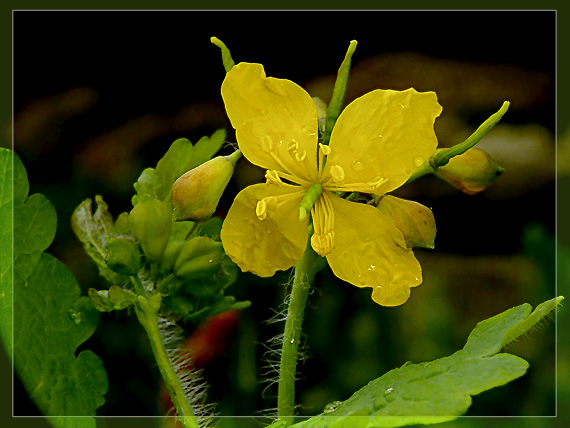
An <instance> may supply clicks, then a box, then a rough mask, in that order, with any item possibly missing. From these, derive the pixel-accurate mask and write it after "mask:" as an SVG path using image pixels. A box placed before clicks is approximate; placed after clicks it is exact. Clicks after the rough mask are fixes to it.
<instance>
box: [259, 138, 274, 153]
mask: <svg viewBox="0 0 570 428" xmlns="http://www.w3.org/2000/svg"><path fill="white" fill-rule="evenodd" d="M261 148H262V149H263V150H264V151H266V152H270V151H271V150H273V140H272V139H271V137H270V136H269V135H263V136H262V137H261Z"/></svg>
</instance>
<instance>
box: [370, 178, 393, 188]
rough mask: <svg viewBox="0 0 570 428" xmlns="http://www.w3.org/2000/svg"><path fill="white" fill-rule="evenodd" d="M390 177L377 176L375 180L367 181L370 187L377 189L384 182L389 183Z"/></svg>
mask: <svg viewBox="0 0 570 428" xmlns="http://www.w3.org/2000/svg"><path fill="white" fill-rule="evenodd" d="M387 182H388V179H386V178H383V177H376V178H375V179H374V181H371V182H369V183H367V184H368V185H369V186H370V187H372V188H373V189H376V188H378V187H380V186H382V185H383V184H384V183H387Z"/></svg>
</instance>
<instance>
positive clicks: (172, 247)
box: [160, 241, 185, 273]
mask: <svg viewBox="0 0 570 428" xmlns="http://www.w3.org/2000/svg"><path fill="white" fill-rule="evenodd" d="M184 244H185V242H184V241H172V242H169V243H168V244H167V245H166V249H165V250H164V254H163V255H162V260H161V261H160V270H161V272H165V273H166V272H170V271H172V269H173V268H174V263H175V262H176V259H177V258H178V255H179V254H180V250H181V249H182V247H183V246H184Z"/></svg>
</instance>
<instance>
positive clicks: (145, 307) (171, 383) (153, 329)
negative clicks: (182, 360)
mask: <svg viewBox="0 0 570 428" xmlns="http://www.w3.org/2000/svg"><path fill="white" fill-rule="evenodd" d="M150 300H152V299H150ZM150 300H147V299H146V298H144V297H141V296H139V299H138V300H137V304H136V305H135V307H136V313H137V318H138V319H139V321H140V323H141V325H142V326H143V328H144V329H145V331H146V334H147V336H148V339H149V341H150V347H151V348H152V353H153V354H154V358H155V359H156V362H157V365H158V368H159V370H160V374H161V375H162V379H163V380H164V383H165V385H166V388H167V390H168V393H169V394H170V398H171V399H172V403H173V404H174V407H175V408H176V413H177V414H178V416H179V419H180V421H181V423H182V426H183V427H184V428H198V422H197V420H196V417H195V416H194V412H193V411H192V407H191V406H190V403H188V400H187V399H186V397H185V395H184V391H183V390H182V385H181V384H180V381H179V380H178V376H177V375H176V371H175V370H174V368H173V367H172V364H171V363H170V358H169V357H168V353H167V352H166V348H165V347H164V342H163V341H162V337H161V335H160V330H159V329H158V317H157V315H156V314H157V310H158V308H157V307H153V306H156V305H153V302H151V301H150ZM158 306H160V305H158Z"/></svg>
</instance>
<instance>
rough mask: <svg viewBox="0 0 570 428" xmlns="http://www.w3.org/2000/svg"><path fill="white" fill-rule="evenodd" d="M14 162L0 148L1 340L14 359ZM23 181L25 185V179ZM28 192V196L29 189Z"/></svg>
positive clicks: (10, 156)
mask: <svg viewBox="0 0 570 428" xmlns="http://www.w3.org/2000/svg"><path fill="white" fill-rule="evenodd" d="M18 161H19V159H18ZM13 162H14V156H13V153H12V151H11V150H7V149H3V148H0V339H2V342H3V344H4V348H5V349H6V352H7V354H8V357H10V358H11V357H12V274H13V268H12V266H13V246H12V242H13V241H12V233H13V223H12V209H13V206H14V198H13V196H14V195H13V189H14V186H13V183H14V181H13V180H14V177H13V172H14V169H13V168H12V164H13ZM19 181H20V182H22V180H21V179H19ZM22 184H24V183H22ZM26 184H27V180H26ZM21 187H23V186H21ZM25 191H26V193H27V191H28V190H27V188H26V189H25ZM20 199H21V198H20ZM20 202H21V201H20Z"/></svg>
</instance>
